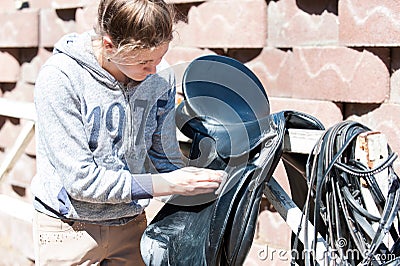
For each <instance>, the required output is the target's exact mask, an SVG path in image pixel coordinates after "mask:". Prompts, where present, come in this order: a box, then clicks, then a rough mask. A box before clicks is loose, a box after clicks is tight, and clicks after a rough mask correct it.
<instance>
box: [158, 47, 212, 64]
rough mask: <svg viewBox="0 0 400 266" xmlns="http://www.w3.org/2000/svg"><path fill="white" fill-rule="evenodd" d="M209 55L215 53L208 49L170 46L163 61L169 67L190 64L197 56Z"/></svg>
mask: <svg viewBox="0 0 400 266" xmlns="http://www.w3.org/2000/svg"><path fill="white" fill-rule="evenodd" d="M209 54H215V52H213V51H211V50H208V49H200V48H195V47H182V46H174V45H171V47H170V48H169V50H168V52H167V53H166V54H165V59H166V60H167V61H168V63H169V64H170V65H177V64H185V63H188V62H191V61H192V60H194V59H195V58H197V57H199V56H203V55H209Z"/></svg>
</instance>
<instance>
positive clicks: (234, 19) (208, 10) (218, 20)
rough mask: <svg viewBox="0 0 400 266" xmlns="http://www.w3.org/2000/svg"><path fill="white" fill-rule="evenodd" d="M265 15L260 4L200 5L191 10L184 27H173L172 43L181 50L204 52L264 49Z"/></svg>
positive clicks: (259, 1) (260, 1)
mask: <svg viewBox="0 0 400 266" xmlns="http://www.w3.org/2000/svg"><path fill="white" fill-rule="evenodd" d="M216 11H217V12H216ZM266 14H267V11H266V2H265V1H263V0H249V1H239V0H234V1H232V0H230V1H227V0H226V1H208V2H204V3H203V4H200V5H198V6H192V7H191V9H190V10H189V13H188V24H186V23H183V22H179V23H178V24H177V34H176V36H175V40H174V41H175V42H176V43H177V44H178V45H182V46H194V47H208V48H220V47H226V48H238V47H264V46H265V44H266V37H267V35H266V34H267V17H266Z"/></svg>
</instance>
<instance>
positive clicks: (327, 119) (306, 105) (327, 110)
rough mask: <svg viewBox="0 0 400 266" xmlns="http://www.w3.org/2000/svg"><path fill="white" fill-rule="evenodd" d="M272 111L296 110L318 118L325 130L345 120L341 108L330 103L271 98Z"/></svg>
mask: <svg viewBox="0 0 400 266" xmlns="http://www.w3.org/2000/svg"><path fill="white" fill-rule="evenodd" d="M269 100H270V104H271V111H272V112H279V111H282V110H295V111H299V112H304V113H306V114H309V115H312V116H314V117H315V118H317V119H318V120H319V121H321V122H322V124H323V125H324V126H325V128H328V127H330V126H333V125H334V124H336V123H338V122H340V121H342V120H343V114H342V111H341V109H340V107H339V106H337V105H336V104H334V103H333V102H329V101H317V100H301V99H290V98H277V97H270V98H269Z"/></svg>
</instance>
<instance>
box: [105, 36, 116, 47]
mask: <svg viewBox="0 0 400 266" xmlns="http://www.w3.org/2000/svg"><path fill="white" fill-rule="evenodd" d="M103 47H104V48H105V49H106V50H111V49H112V48H114V46H113V43H112V41H111V38H110V36H108V35H105V36H103Z"/></svg>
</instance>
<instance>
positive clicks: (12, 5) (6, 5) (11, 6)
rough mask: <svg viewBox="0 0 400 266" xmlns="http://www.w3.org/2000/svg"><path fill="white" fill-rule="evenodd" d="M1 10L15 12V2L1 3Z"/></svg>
mask: <svg viewBox="0 0 400 266" xmlns="http://www.w3.org/2000/svg"><path fill="white" fill-rule="evenodd" d="M0 10H15V0H2V1H0Z"/></svg>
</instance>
